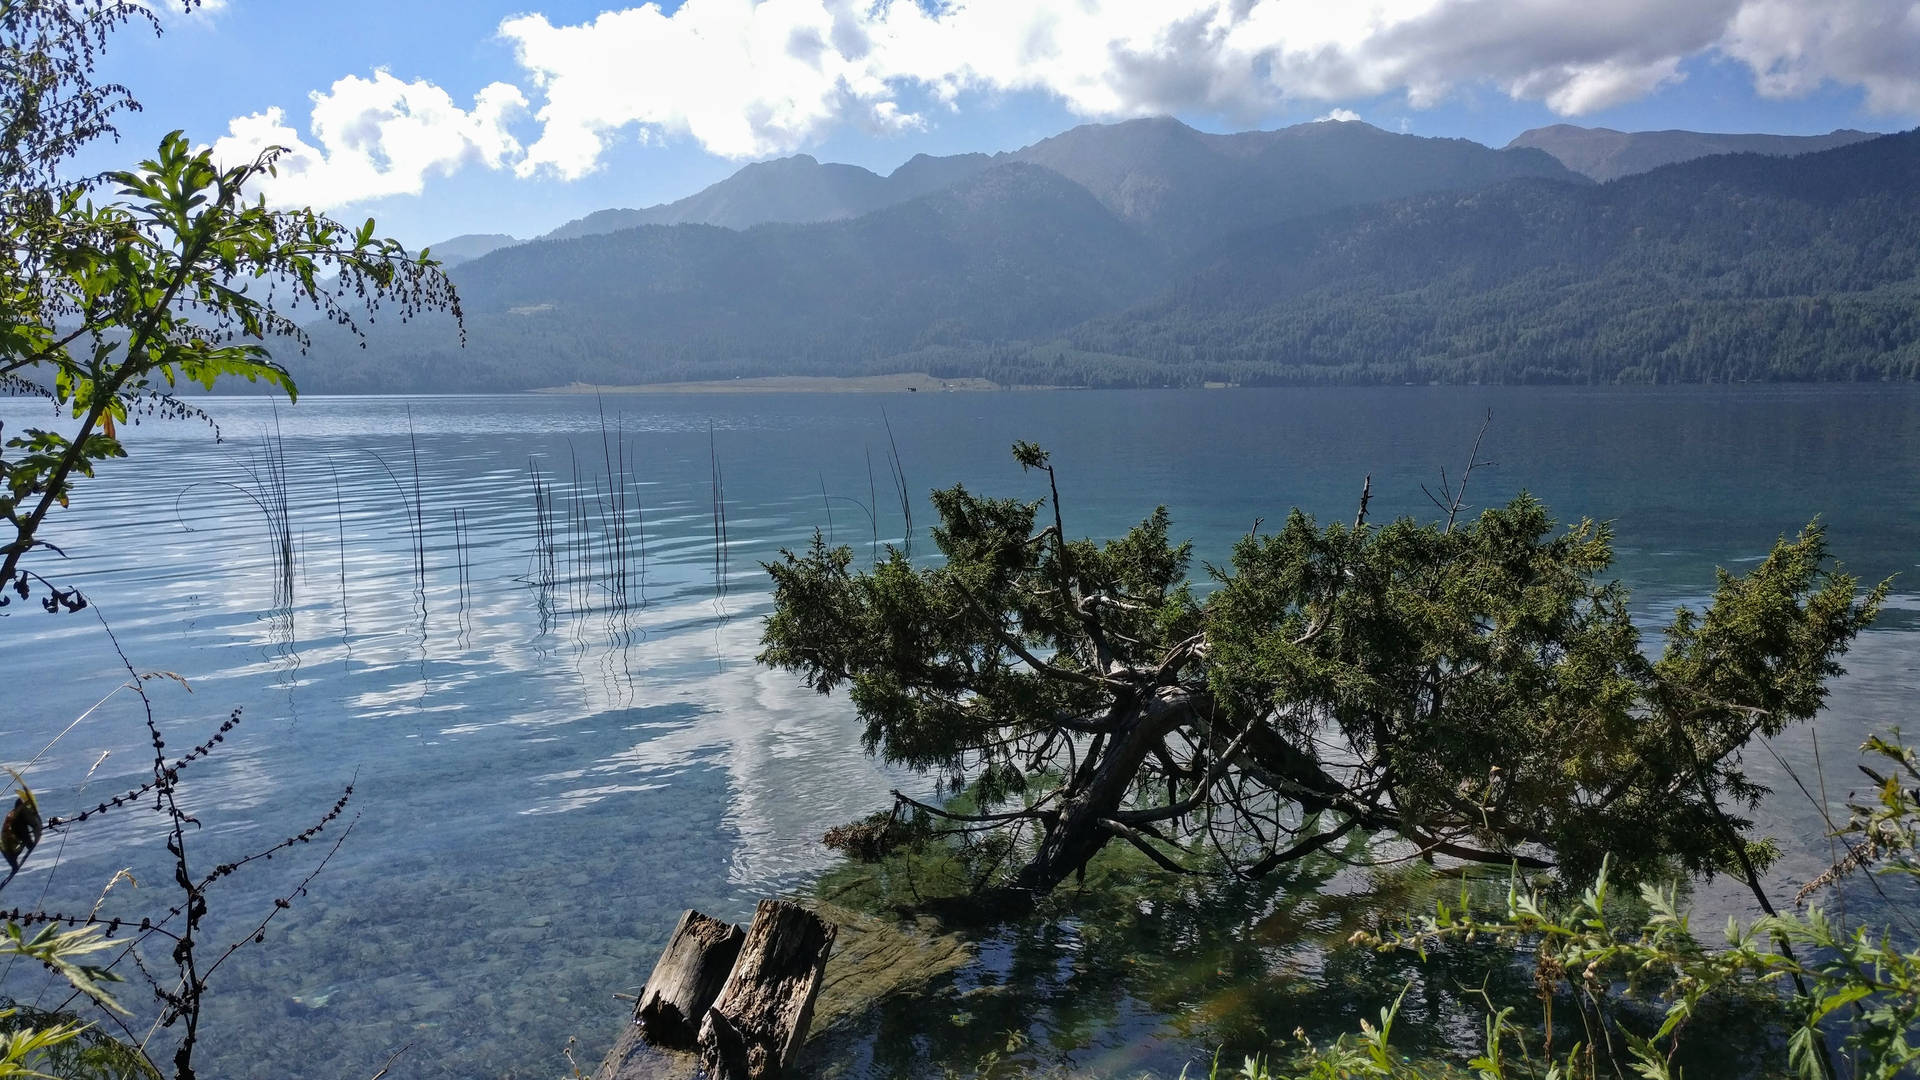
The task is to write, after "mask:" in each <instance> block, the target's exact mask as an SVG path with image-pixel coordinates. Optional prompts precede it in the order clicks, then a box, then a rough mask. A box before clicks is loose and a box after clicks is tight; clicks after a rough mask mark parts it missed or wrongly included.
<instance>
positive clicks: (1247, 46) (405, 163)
mask: <svg viewBox="0 0 1920 1080" xmlns="http://www.w3.org/2000/svg"><path fill="white" fill-rule="evenodd" d="M499 35H500V37H501V39H502V40H504V41H505V42H507V43H508V44H509V45H511V47H512V48H513V50H514V52H515V55H516V57H517V58H518V61H519V63H520V65H521V67H522V68H523V69H524V71H525V79H524V82H525V83H526V84H527V92H528V94H530V95H531V96H532V97H533V98H534V99H535V100H536V101H537V103H538V107H537V111H535V112H533V114H532V117H531V122H530V123H527V124H526V125H525V126H523V127H518V128H516V129H515V130H516V131H518V132H520V134H521V135H523V136H524V137H525V139H526V140H527V144H526V145H525V146H524V147H523V146H522V144H521V142H520V141H519V139H518V138H517V137H516V135H515V134H514V133H513V132H512V131H510V130H509V124H511V123H515V122H516V121H517V117H518V116H519V114H520V112H521V110H523V109H525V108H528V107H529V106H528V103H527V95H523V94H522V92H521V91H520V90H517V89H515V88H514V87H512V86H509V85H506V84H501V83H496V84H494V85H493V86H489V87H488V88H486V89H485V90H483V91H481V93H480V94H479V96H478V97H476V99H475V101H474V104H473V107H472V108H470V109H462V108H460V107H459V106H457V105H455V104H454V102H453V100H452V99H451V98H450V97H449V96H448V95H447V94H446V93H445V92H444V91H443V90H441V89H440V88H439V87H436V86H434V85H432V84H430V83H426V82H419V81H416V82H411V83H403V82H401V81H400V80H398V79H396V78H394V77H393V76H391V75H389V74H387V73H385V72H381V73H378V74H376V75H375V77H374V78H372V79H360V78H347V79H342V80H341V81H339V82H337V83H335V84H334V86H333V88H332V89H331V90H329V91H327V92H325V93H321V94H315V95H314V97H313V112H312V117H311V122H310V124H309V129H310V131H311V142H309V141H308V140H307V139H305V138H303V137H302V136H301V134H300V133H299V132H298V131H296V130H295V129H294V127H293V125H292V123H291V122H290V121H289V118H288V117H287V116H286V115H285V114H284V113H283V112H282V111H281V110H278V109H270V110H267V111H266V112H263V113H257V114H254V115H252V116H246V117H241V118H240V119H238V120H235V121H234V122H233V128H232V131H231V133H230V134H229V136H228V137H227V138H225V139H222V140H221V143H220V145H221V146H222V147H223V148H224V149H231V150H234V151H236V152H238V151H244V150H247V149H248V148H251V147H257V146H259V145H262V144H264V143H268V142H280V143H284V144H286V145H289V146H291V147H293V148H294V153H293V154H292V155H291V156H290V157H289V158H288V159H287V160H286V163H285V168H284V169H283V172H284V173H285V174H286V175H285V176H284V177H283V180H282V182H281V183H280V184H279V185H278V186H277V187H278V191H277V194H279V195H283V196H284V197H285V198H286V199H287V200H288V201H299V200H300V199H309V200H312V201H315V202H319V203H324V204H335V205H337V204H338V203H340V202H343V201H352V200H354V199H364V198H372V197H376V196H378V195H385V194H396V193H402V192H417V191H419V190H420V188H421V185H422V183H423V181H424V179H425V178H426V177H427V176H430V175H433V174H435V173H436V172H445V171H450V170H452V169H455V168H458V167H460V166H461V165H463V164H468V163H478V164H482V165H485V166H487V167H489V168H495V169H501V168H513V169H515V170H516V171H517V172H519V173H520V174H521V175H525V176H533V175H551V176H558V177H561V178H564V179H574V178H578V177H580V176H584V175H586V174H587V173H589V172H592V171H593V170H594V169H595V168H597V167H599V165H600V163H601V162H602V160H603V159H604V156H605V153H606V150H607V148H608V146H609V145H611V144H612V143H613V142H614V141H616V140H619V139H622V138H637V139H640V140H643V141H646V140H655V139H667V138H685V139H690V140H692V141H693V142H694V143H696V144H698V145H699V146H701V147H703V148H704V149H706V150H708V151H710V152H712V153H715V154H719V155H722V156H725V157H732V158H752V157H761V156H765V155H769V154H774V153H781V152H787V151H791V150H794V149H796V148H799V147H801V146H804V145H807V144H809V143H811V142H813V141H815V140H817V139H818V138H819V137H820V136H821V135H823V134H824V133H825V132H826V131H828V130H830V129H832V128H835V127H838V126H842V125H849V124H851V125H858V126H860V127H863V128H865V129H866V130H869V131H874V132H894V131H903V130H910V129H913V128H917V127H922V126H925V125H926V124H927V123H929V121H930V116H929V113H933V114H937V113H939V112H942V111H946V110H950V109H956V108H959V107H961V105H962V104H963V101H962V97H963V95H968V94H976V95H987V96H988V97H989V98H990V97H991V96H992V95H997V94H1005V93H1012V92H1038V93H1042V94H1047V95H1050V96H1052V97H1054V98H1055V99H1057V100H1059V101H1060V102H1062V103H1063V104H1065V105H1066V107H1067V108H1068V109H1070V110H1071V111H1073V112H1074V113H1076V114H1078V115H1081V116H1084V117H1088V118H1096V119H1113V118H1123V117H1129V116H1143V115H1153V114H1160V113H1183V112H1205V113H1211V114H1216V115H1224V116H1229V117H1243V118H1246V119H1247V120H1249V121H1254V120H1258V119H1260V118H1262V117H1264V116H1270V115H1272V114H1274V113H1275V112H1279V111H1292V110H1296V109H1301V108H1311V109H1314V110H1315V111H1320V110H1322V109H1329V108H1330V109H1331V110H1332V111H1330V112H1326V113H1325V118H1328V119H1357V116H1356V115H1355V114H1353V113H1352V111H1351V109H1350V108H1349V107H1348V106H1350V105H1351V104H1352V103H1354V102H1358V101H1376V100H1379V99H1382V98H1385V99H1388V100H1389V101H1392V100H1395V99H1398V100H1399V101H1400V102H1402V103H1404V105H1405V106H1406V107H1408V108H1411V109H1422V108H1429V107H1432V106H1434V105H1436V104H1438V103H1440V102H1442V101H1445V100H1447V99H1448V98H1450V97H1452V96H1454V95H1458V94H1460V93H1462V92H1470V91H1486V90H1491V91H1492V92H1495V93H1500V94H1505V95H1508V96H1510V97H1512V98H1513V99H1515V100H1521V101H1537V102H1540V103H1543V104H1544V105H1546V106H1547V107H1548V108H1550V109H1552V110H1553V111H1554V112H1556V113H1559V114H1561V115H1563V116H1567V117H1579V116H1583V115H1586V114H1589V113H1593V112H1595V111H1598V110H1601V109H1605V108H1608V107H1610V106H1614V105H1618V104H1621V103H1624V102H1628V101H1632V100H1635V99H1637V98H1640V97H1644V96H1645V95H1647V94H1650V93H1652V92H1654V91H1656V90H1658V89H1659V88H1660V87H1662V86H1664V85H1667V84H1670V83H1673V82H1675V81H1677V80H1679V79H1681V78H1683V77H1684V65H1685V63H1686V62H1687V61H1688V60H1690V59H1693V58H1696V57H1701V56H1718V57H1722V58H1726V59H1729V60H1731V61H1734V62H1737V63H1740V64H1744V65H1745V66H1746V67H1747V68H1749V69H1750V71H1751V73H1752V78H1753V82H1754V86H1755V89H1756V92H1758V93H1759V94H1761V95H1763V96H1768V97H1776V98H1786V97H1793V96H1798V95H1804V94H1807V93H1809V92H1812V91H1814V90H1816V89H1818V88H1820V87H1823V86H1830V85H1838V86H1842V87H1857V88H1859V89H1860V90H1861V91H1862V92H1863V95H1864V97H1865V100H1866V103H1867V105H1868V106H1869V107H1870V108H1871V109H1874V110H1877V111H1880V112H1882V113H1886V114H1889V115H1893V116H1899V117H1903V118H1916V117H1920V64H1916V63H1915V57H1920V0H1684V2H1680V3H1675V2H1674V0H1347V2H1342V3H1314V2H1307V0H684V2H682V3H680V4H679V5H678V6H677V7H675V8H673V9H672V10H671V11H668V10H667V9H666V8H665V7H663V6H662V5H661V4H659V3H646V4H643V5H641V6H638V7H630V8H625V9H621V10H610V11H605V12H603V13H601V14H600V15H598V16H596V17H595V18H593V19H591V20H588V21H585V22H579V23H555V22H554V21H552V20H551V19H549V18H548V17H547V16H545V15H542V14H537V13H536V14H528V15H517V16H514V17H511V18H508V19H506V20H504V21H502V22H501V23H500V25H499ZM296 192H297V193H298V194H294V193H296Z"/></svg>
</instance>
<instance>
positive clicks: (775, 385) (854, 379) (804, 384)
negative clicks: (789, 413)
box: [528, 372, 1063, 394]
mask: <svg viewBox="0 0 1920 1080" xmlns="http://www.w3.org/2000/svg"><path fill="white" fill-rule="evenodd" d="M1057 389H1063V388H1062V387H1053V386H1002V385H1000V384H999V383H996V382H993V381H991V380H988V379H940V378H935V377H934V376H932V375H927V374H923V373H921V372H908V373H905V374H898V375H847V376H839V375H771V376H765V377H761V378H753V379H708V380H702V381H696V382H667V383H635V384H632V385H624V386H621V385H616V386H604V385H599V384H595V383H581V382H576V383H568V384H567V385H565V386H543V387H540V388H539V389H537V390H530V391H528V393H533V394H749V393H762V394H765V393H777V394H823V393H847V392H855V393H863V392H864V393H935V394H938V393H953V392H957V391H967V392H978V391H982V390H1057Z"/></svg>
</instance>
